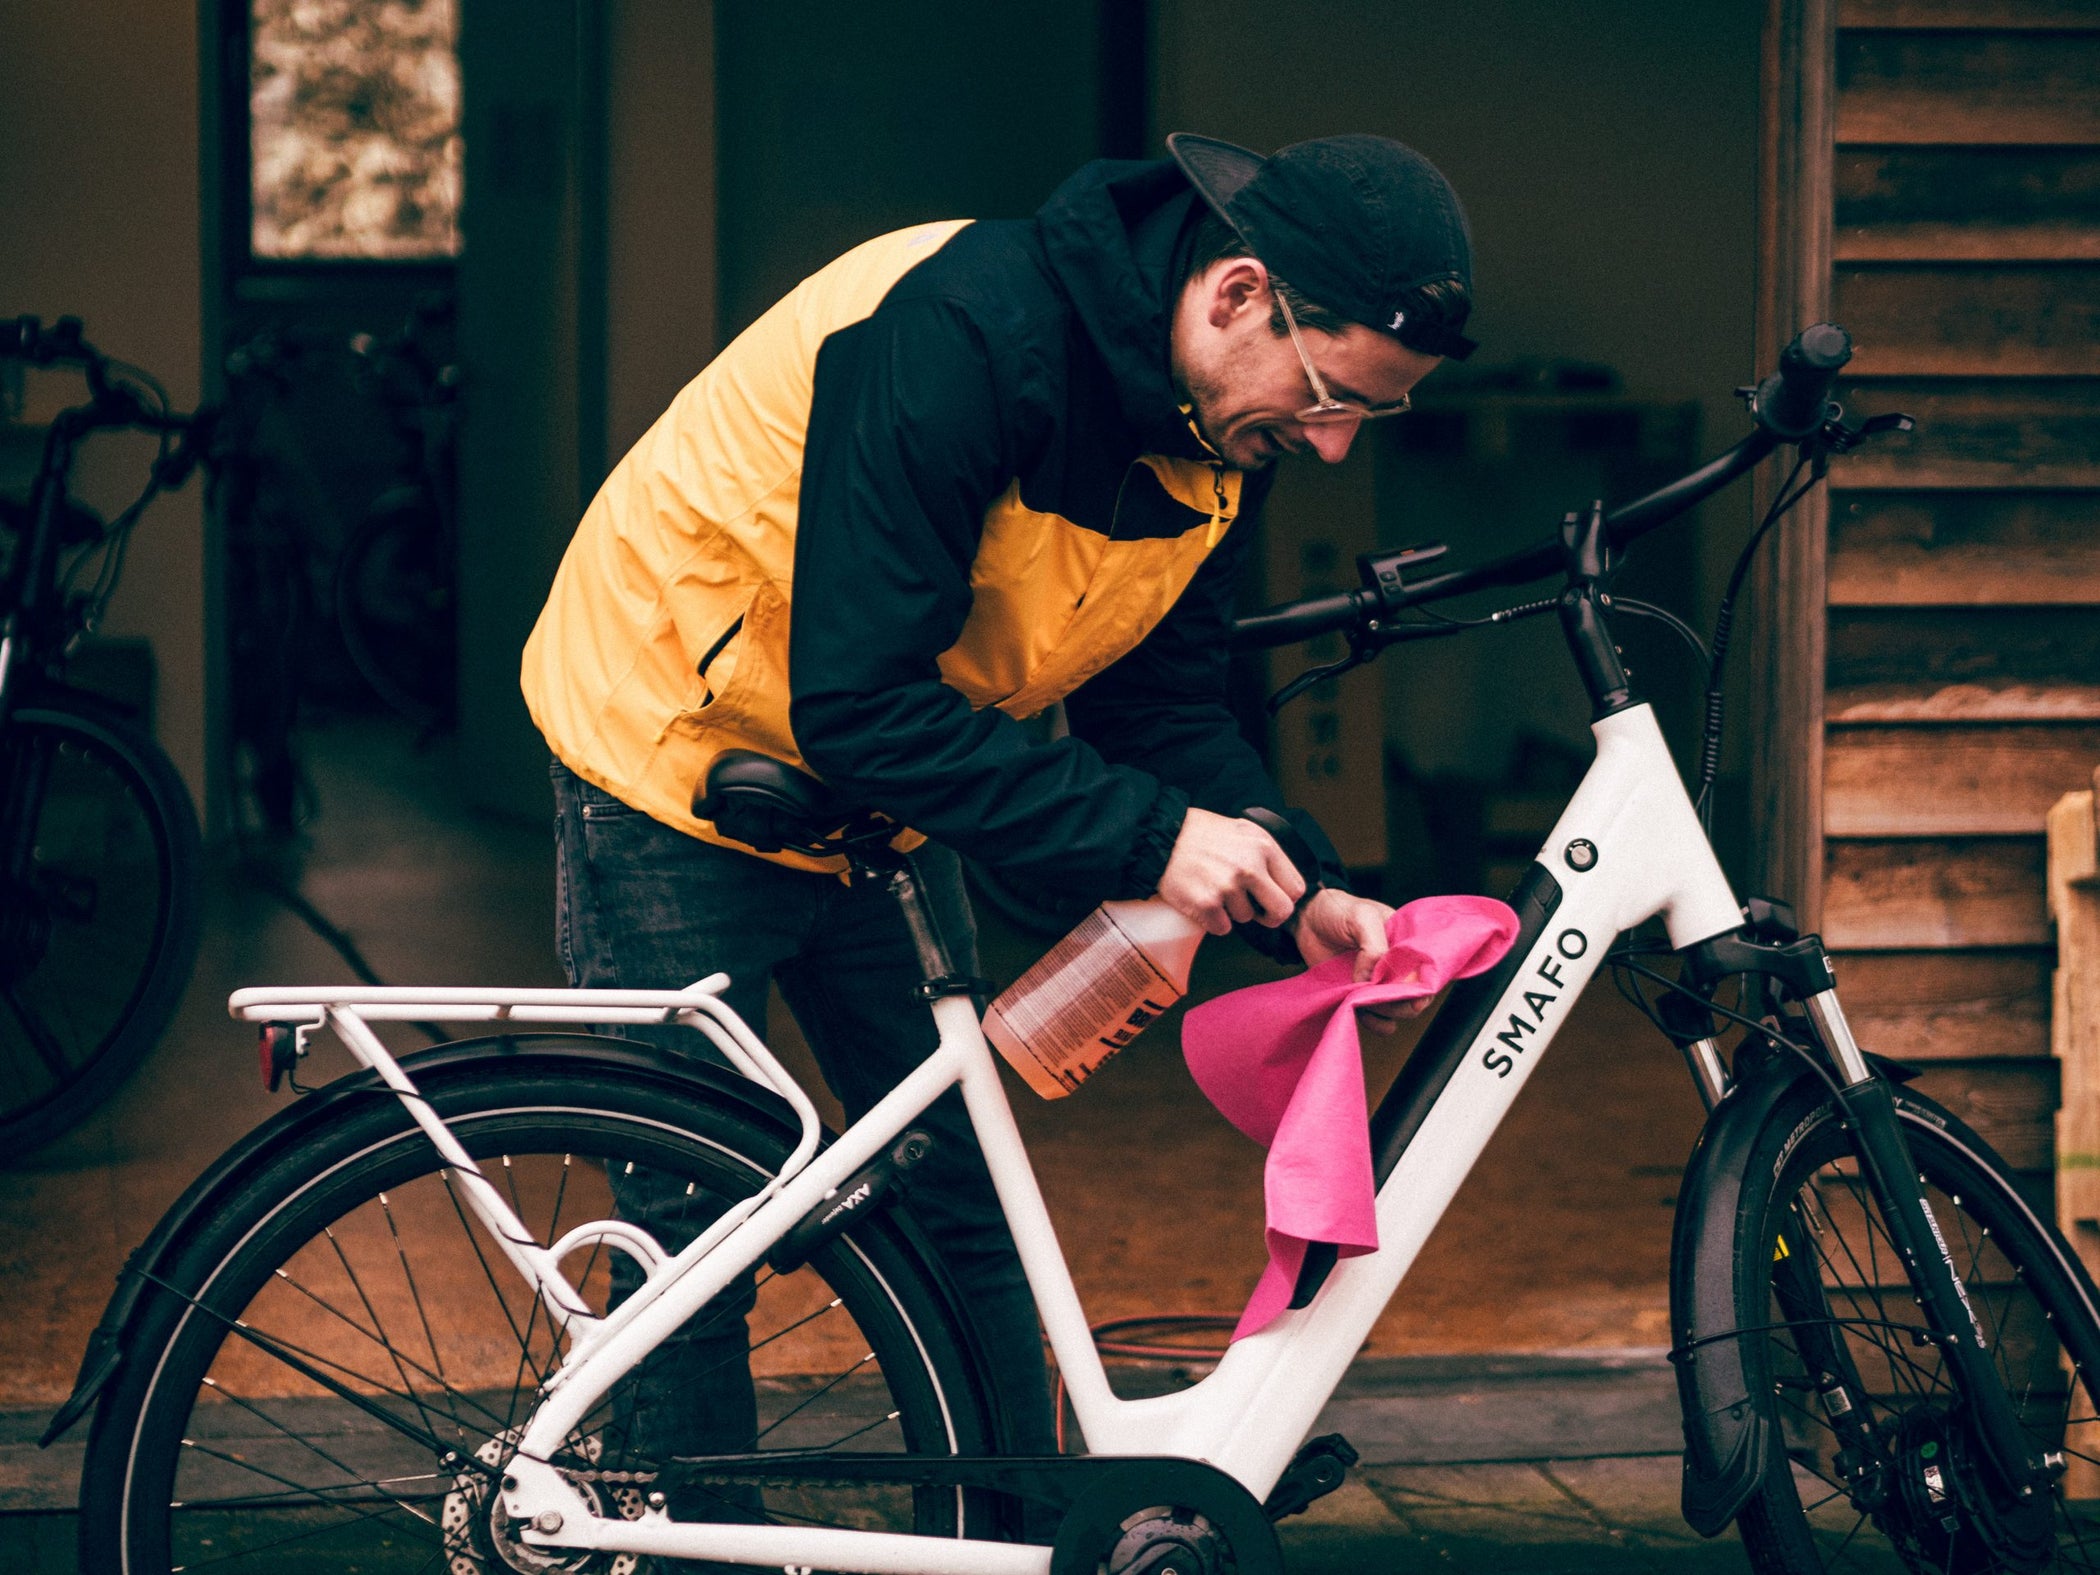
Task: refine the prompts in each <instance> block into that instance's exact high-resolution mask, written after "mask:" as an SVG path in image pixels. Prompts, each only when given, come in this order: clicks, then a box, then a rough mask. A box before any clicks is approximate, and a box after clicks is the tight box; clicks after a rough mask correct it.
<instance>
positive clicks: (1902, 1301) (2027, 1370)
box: [1737, 1089, 2100, 1575]
mask: <svg viewBox="0 0 2100 1575" xmlns="http://www.w3.org/2000/svg"><path fill="white" fill-rule="evenodd" d="M1897 1111H1898V1115H1899V1117H1900V1118H1901V1120H1902V1123H1903V1130H1904V1135H1905V1137H1906V1138H1907V1139H1908V1141H1909V1144H1910V1148H1911V1153H1912V1156H1913V1157H1914V1158H1915V1159H1916V1161H1917V1165H1918V1171H1919V1175H1920V1177H1921V1179H1922V1181H1923V1184H1924V1195H1925V1199H1926V1203H1927V1206H1928V1207H1929V1208H1930V1209H1931V1211H1932V1214H1933V1216H1934V1218H1935V1219H1936V1220H1937V1222H1938V1224H1939V1228H1940V1230H1941V1232H1942V1234H1943V1235H1944V1236H1945V1238H1946V1245H1947V1248H1948V1250H1949V1252H1950V1254H1951V1256H1952V1259H1953V1262H1954V1266H1955V1269H1956V1272H1957V1273H1958V1274H1959V1275H1960V1276H1961V1280H1962V1284H1963V1286H1964V1287H1965V1289H1966V1290H1967V1293H1968V1297H1969V1300H1970V1304H1971V1306H1972V1308H1973V1311H1974V1314H1975V1317H1976V1320H1977V1322H1978V1325H1979V1326H1980V1328H1981V1330H1982V1333H1983V1336H1984V1339H1985V1342H1986V1344H1987V1346H1988V1348H1989V1349H1990V1350H1991V1352H1992V1353H1993V1355H1994V1357H1995V1362H1996V1367H1997V1371H1998V1374H1999V1377H2000V1379H2001V1380H2002V1381H2003V1382H2004V1384H2005V1387H2006V1390H2007V1392H2008V1393H2009V1394H2010V1395H2011V1396H2012V1398H2013V1402H2014V1404H2015V1406H2016V1407H2017V1408H2018V1410H2019V1412H2020V1416H2021V1420H2022V1423H2023V1425H2024V1427H2025V1428H2026V1430H2027V1433H2028V1436H2029V1438H2030V1439H2031V1440H2032V1442H2033V1447H2034V1448H2035V1449H2036V1450H2037V1451H2039V1452H2051V1451H2061V1452H2062V1453H2063V1455H2064V1457H2065V1460H2066V1464H2067V1470H2066V1471H2065V1473H2064V1475H2063V1476H2062V1478H2061V1479H2060V1481H2059V1482H2058V1484H2057V1489H2056V1491H2055V1492H2054V1493H2053V1494H2051V1495H2050V1496H2049V1497H2048V1498H2047V1499H2040V1498H2037V1499H2030V1500H2026V1501H2022V1500H2020V1499H2019V1498H2018V1497H2017V1496H2015V1495H2013V1494H2011V1493H2009V1492H2007V1491H2006V1490H2005V1489H2003V1488H2002V1487H2001V1486H2000V1485H1999V1484H1998V1483H1997V1481H1996V1480H1995V1477H1994V1474H1993V1473H1992V1471H1991V1469H1990V1467H1989V1466H1988V1464H1987V1463H1986V1461H1985V1458H1984V1454H1983V1451H1982V1448H1981V1446H1980V1444H1979V1443H1978V1442H1977V1440H1976V1439H1975V1437H1974V1436H1973V1433H1972V1430H1971V1428H1970V1426H1969V1424H1968V1419H1967V1414H1966V1408H1965V1404H1964V1399H1963V1396H1962V1394H1961V1391H1960V1387H1959V1383H1958V1379H1957V1376H1956V1374H1955V1372H1954V1370H1953V1368H1952V1366H1951V1364H1949V1363H1948V1362H1947V1361H1946V1360H1945V1358H1944V1356H1943V1354H1942V1352H1941V1349H1940V1347H1939V1346H1938V1345H1937V1344H1935V1343H1934V1340H1933V1338H1932V1334H1931V1331H1929V1330H1928V1328H1927V1326H1926V1319H1925V1315H1924V1312H1923V1310H1922V1309H1921V1308H1920V1307H1919V1305H1918V1303H1917V1302H1916V1300H1915V1299H1914V1298H1913V1296H1912V1294H1911V1289H1910V1282H1909V1279H1908V1277H1907V1276H1906V1274H1905V1271H1904V1268H1903V1265H1902V1261H1901V1259H1900V1257H1899V1256H1898V1254H1897V1253H1896V1251H1895V1249H1894V1247H1893V1245H1892V1243H1891V1240H1890V1237H1889V1234H1888V1229H1887V1226H1886V1224H1885V1223H1884V1222H1883V1220H1882V1217H1881V1214H1880V1211H1879V1209H1878V1208H1877V1206H1876V1205H1875V1203H1874V1200H1873V1198H1872V1196H1871V1195H1870V1194H1869V1192H1868V1191H1867V1189H1866V1188H1865V1186H1864V1185H1863V1183H1862V1182H1861V1179H1860V1173H1859V1166H1858V1161H1857V1160H1856V1159H1855V1158H1854V1156H1853V1149H1852V1144H1851V1141H1850V1138H1849V1135H1848V1133H1847V1132H1846V1130H1845V1122H1844V1120H1843V1117H1842V1114H1841V1112H1840V1111H1839V1110H1838V1109H1837V1107H1836V1105H1835V1103H1834V1102H1832V1101H1831V1100H1829V1098H1828V1097H1827V1096H1826V1095H1823V1094H1822V1092H1821V1090H1820V1089H1817V1090H1815V1097H1804V1098H1802V1099H1800V1100H1798V1101H1797V1102H1794V1103H1792V1104H1790V1105H1784V1106H1782V1107H1781V1109H1780V1111H1779V1112H1778V1113H1777V1115H1776V1116H1775V1118H1774V1119H1773V1120H1772V1122H1771V1123H1770V1124H1769V1125H1768V1126H1767V1128H1766V1132H1765V1136H1764V1138H1763V1140H1762V1146H1761V1148H1760V1151H1759V1152H1758V1153H1756V1154H1755V1155H1753V1157H1752V1158H1751V1160H1750V1162H1749V1167H1748V1173H1749V1174H1750V1175H1753V1176H1769V1177H1771V1178H1773V1179H1772V1184H1771V1188H1770V1191H1769V1193H1768V1194H1767V1195H1766V1196H1765V1197H1764V1198H1763V1199H1762V1200H1760V1201H1759V1202H1756V1203H1752V1202H1750V1201H1748V1200H1746V1206H1745V1212H1744V1216H1743V1218H1744V1221H1745V1225H1746V1227H1747V1228H1746V1229H1745V1230H1744V1232H1743V1234H1742V1236H1741V1237H1740V1239H1739V1245H1738V1266H1737V1286H1738V1306H1737V1317H1738V1321H1739V1325H1740V1326H1741V1327H1744V1328H1762V1329H1763V1330H1764V1332H1763V1334H1762V1335H1761V1336H1760V1337H1759V1340H1758V1343H1757V1344H1756V1346H1755V1347H1753V1348H1752V1350H1751V1351H1750V1352H1749V1353H1748V1357H1747V1365H1748V1370H1749V1373H1750V1378H1751V1393H1752V1394H1753V1395H1760V1394H1761V1395H1762V1396H1764V1397H1765V1399H1764V1403H1765V1404H1766V1406H1767V1407H1768V1408H1769V1409H1768V1415H1769V1417H1770V1419H1771V1421H1772V1423H1773V1424H1774V1426H1775V1427H1776V1428H1777V1429H1778V1436H1779V1437H1780V1438H1781V1439H1782V1440H1783V1441H1784V1445H1785V1448H1784V1452H1783V1453H1781V1452H1777V1451H1775V1453H1774V1457H1773V1467H1772V1470H1771V1471H1770V1473H1769V1475H1768V1478H1767V1481H1766V1484H1765V1486H1764V1487H1763V1488H1762V1489H1761V1490H1760V1492H1759V1493H1758V1495H1757V1496H1756V1497H1755V1498H1753V1499H1752V1500H1751V1501H1750V1503H1749V1505H1748V1506H1747V1507H1746V1508H1745V1509H1744V1511H1743V1513H1742V1515H1741V1517H1740V1519H1739V1521H1738V1524H1739V1526H1740V1528H1741V1530H1742V1534H1743V1542H1744V1545H1745V1548H1746V1549H1747V1551H1748V1552H1749V1554H1750V1558H1751V1562H1752V1563H1753V1564H1754V1565H1755V1566H1756V1567H1757V1568H1759V1569H1764V1570H1779V1571H1802V1572H1811V1571H1813V1572H1821V1571H1826V1570H1827V1571H1840V1570H1843V1571H1852V1570H1859V1571H1869V1570H1874V1571H1878V1570H1913V1571H1933V1572H1936V1575H1981V1572H1985V1571H1990V1572H1996V1571H2007V1572H2014V1571H2031V1570H2093V1569H2100V1415H2096V1409H2095V1394H2096V1389H2100V1322H2096V1316H2095V1295H2094V1291H2093V1286H2092V1283H2091V1281H2090V1280H2089V1279H2088V1278H2087V1276H2086V1275H2085V1273H2084V1271H2083V1270H2082V1269H2081V1268H2080V1267H2079V1266H2078V1264H2077V1262H2076V1260H2075V1259H2074V1258H2073V1257H2072V1255H2071V1253H2070V1251H2069V1249H2068V1248H2067V1247H2066V1246H2065V1245H2064V1243H2063V1241H2062V1239H2061V1238H2060V1237H2059V1236H2058V1235H2057V1234H2056V1232H2055V1231H2054V1230H2053V1229H2052V1228H2050V1227H2049V1226H2048V1225H2047V1224H2046V1223H2045V1220H2046V1215H2045V1214H2044V1212H2043V1210H2044V1209H2045V1208H2046V1202H2045V1201H2044V1199H2045V1198H2046V1183H2044V1186H2043V1189H2042V1192H2041V1194H2040V1196H2039V1197H2036V1198H2030V1197H2029V1196H2027V1195H2026V1193H2025V1191H2023V1186H2022V1182H2021V1179H2020V1178H2019V1177H2018V1176H2017V1175H2016V1174H2015V1173H2013V1172H2011V1171H2009V1170H2008V1169H2007V1168H2006V1167H2005V1165H2004V1162H2003V1161H2002V1160H2000V1159H1999V1158H1998V1157H1997V1156H1996V1155H1995V1154H1993V1153H1992V1152H1991V1151H1990V1149H1989V1148H1988V1147H1987V1146H1986V1145H1985V1144H1983V1143H1982V1142H1981V1140H1979V1139H1977V1138H1976V1137H1975V1135H1974V1134H1973V1133H1971V1132H1969V1131H1968V1130H1967V1129H1966V1128H1964V1127H1963V1126H1962V1125H1961V1124H1960V1123H1959V1122H1957V1121H1955V1120H1954V1119H1953V1118H1952V1117H1950V1116H1948V1115H1947V1114H1946V1113H1945V1112H1944V1111H1942V1110H1940V1109H1939V1107H1938V1106H1936V1105H1933V1104H1932V1103H1931V1102H1930V1101H1927V1100H1924V1099H1921V1098H1918V1097H1917V1096H1915V1095H1911V1094H1908V1093H1904V1092H1902V1091H1900V1090H1899V1091H1898V1093H1897Z"/></svg>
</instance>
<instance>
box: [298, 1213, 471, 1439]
mask: <svg viewBox="0 0 2100 1575" xmlns="http://www.w3.org/2000/svg"><path fill="white" fill-rule="evenodd" d="M321 1234H322V1235H323V1236H325V1237H327V1238H328V1245H329V1246H330V1247H332V1248H334V1249H335V1257H336V1262H338V1263H340V1264H341V1265H342V1266H343V1273H344V1274H346V1275H347V1276H349V1279H350V1286H351V1288H352V1289H353V1290H355V1291H356V1292H357V1299H358V1300H359V1301H360V1302H362V1303H363V1304H364V1309H365V1316H366V1317H368V1318H370V1319H371V1320H372V1327H373V1329H374V1330H377V1329H378V1328H379V1325H380V1317H379V1309H378V1308H376V1307H374V1306H373V1305H372V1298H371V1297H370V1296H369V1295H367V1294H366V1292H365V1282H364V1281H363V1280H361V1279H359V1278H358V1274H357V1270H356V1269H354V1268H352V1267H351V1266H350V1255H349V1254H348V1253H346V1252H344V1251H343V1244H342V1242H341V1241H339V1240H338V1239H337V1238H336V1234H335V1231H334V1229H333V1228H332V1227H324V1228H323V1229H322V1232H321ZM277 1274H278V1277H279V1278H280V1279H284V1280H290V1279H291V1276H290V1275H288V1274H286V1273H285V1271H284V1270H282V1269H279V1270H278V1271H277ZM320 1299H321V1298H320V1297H318V1296H316V1297H314V1300H315V1301H319V1300H320ZM344 1321H345V1322H346V1323H347V1322H349V1320H348V1319H345V1320H344ZM371 1338H372V1340H373V1342H374V1343H375V1344H377V1345H378V1346H379V1348H380V1349H381V1350H383V1351H385V1352H386V1354H387V1357H388V1358H389V1359H390V1360H391V1361H392V1362H393V1364H394V1371H395V1372H396V1373H397V1374H399V1375H400V1378H401V1392H402V1393H403V1394H404V1395H406V1396H407V1398H408V1403H409V1404H410V1405H412V1406H414V1407H415V1408H416V1411H417V1412H418V1414H420V1415H421V1416H422V1418H423V1425H424V1426H425V1427H428V1426H429V1425H430V1413H429V1412H428V1411H427V1410H425V1409H424V1407H423V1402H422V1401H420V1400H418V1399H417V1398H416V1386H415V1385H414V1384H412V1383H410V1382H409V1378H408V1369H407V1368H406V1367H405V1366H403V1365H402V1364H403V1360H404V1358H403V1356H402V1354H401V1353H400V1352H399V1351H397V1350H395V1349H394V1342H393V1341H392V1340H389V1339H387V1338H386V1337H385V1336H384V1335H381V1334H377V1333H375V1334H373V1335H372V1337H371ZM452 1421H453V1422H454V1423H455V1424H457V1423H458V1421H459V1418H458V1417H456V1416H455V1417H453V1418H452Z"/></svg>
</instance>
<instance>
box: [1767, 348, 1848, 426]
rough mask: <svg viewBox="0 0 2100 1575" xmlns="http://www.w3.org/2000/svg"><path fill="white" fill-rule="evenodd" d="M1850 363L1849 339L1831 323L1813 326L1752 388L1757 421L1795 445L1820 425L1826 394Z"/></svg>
mask: <svg viewBox="0 0 2100 1575" xmlns="http://www.w3.org/2000/svg"><path fill="white" fill-rule="evenodd" d="M1851 359H1852V336H1851V335H1850V334H1848V333H1846V332H1845V330H1844V329H1842V328H1840V327H1838V325H1837V324H1836V323H1816V324H1814V325H1812V326H1811V327H1808V328H1804V329H1802V330H1801V332H1800V333H1799V334H1797V335H1795V336H1794V342H1793V343H1792V344H1790V345H1788V346H1787V347H1786V349H1784V350H1782V351H1781V352H1780V354H1779V370H1778V371H1776V372H1774V373H1773V374H1772V375H1771V376H1770V377H1768V378H1766V379H1765V380H1764V382H1762V383H1761V384H1759V385H1758V389H1757V421H1758V425H1760V426H1762V427H1763V428H1764V429H1765V430H1766V431H1767V432H1769V433H1771V434H1772V435H1773V436H1774V437H1780V438H1786V439H1788V440H1789V441H1797V440H1799V439H1801V438H1805V437H1808V436H1810V435H1811V434H1813V433H1814V432H1815V430H1816V429H1817V428H1818V427H1820V426H1821V425H1822V424H1823V412H1824V409H1825V407H1826V406H1827V405H1828V404H1829V403H1830V390H1831V388H1832V387H1833V386H1834V385H1835V384H1836V382H1837V378H1838V373H1839V372H1841V371H1843V370H1844V368H1845V363H1846V362H1847V361H1850V360H1851Z"/></svg>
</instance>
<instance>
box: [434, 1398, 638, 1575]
mask: <svg viewBox="0 0 2100 1575" xmlns="http://www.w3.org/2000/svg"><path fill="white" fill-rule="evenodd" d="M517 1442H518V1430H517V1429H515V1428H513V1429H511V1430H510V1431H509V1432H507V1433H499V1434H498V1435H497V1436H496V1437H494V1438H491V1439H489V1440H488V1441H487V1442H486V1443H484V1444H483V1445H482V1446H481V1447H480V1448H479V1449H477V1450H475V1451H474V1458H475V1459H476V1460H479V1461H480V1462H481V1463H482V1464H483V1465H487V1466H494V1467H497V1468H499V1469H500V1468H501V1467H502V1465H503V1463H504V1462H505V1461H507V1460H509V1459H510V1457H511V1455H512V1454H513V1453H515V1451H516V1449H517ZM603 1450H604V1445H603V1443H602V1442H601V1441H600V1440H599V1439H598V1438H597V1437H596V1436H595V1435H594V1436H592V1437H590V1438H587V1439H585V1440H583V1442H582V1444H581V1445H580V1446H579V1447H578V1448H577V1449H576V1450H574V1451H573V1453H575V1454H578V1455H581V1456H582V1457H583V1458H584V1459H586V1460H589V1461H592V1462H595V1461H596V1460H597V1459H598V1457H599V1455H600V1454H601V1453H603ZM562 1475H563V1476H565V1477H567V1478H568V1479H569V1485H570V1486H572V1487H573V1488H575V1489H576V1491H577V1492H578V1493H579V1494H581V1495H582V1496H583V1500H584V1502H585V1503H587V1504H589V1505H590V1506H591V1512H592V1513H593V1514H595V1515H607V1514H610V1515H615V1516H618V1517H619V1518H620V1519H622V1520H639V1519H641V1518H642V1511H643V1507H644V1496H643V1490H642V1488H641V1487H640V1486H639V1485H638V1484H635V1483H630V1482H620V1483H609V1482H602V1481H600V1480H598V1474H597V1473H596V1472H593V1471H591V1470H589V1469H585V1470H581V1471H567V1470H565V1471H563V1472H562ZM438 1524H439V1525H440V1526H441V1527H442V1528H443V1531H444V1536H445V1568H446V1570H447V1571H448V1575H503V1572H506V1571H509V1572H515V1575H557V1572H558V1575H634V1572H635V1570H636V1569H637V1567H638V1566H639V1565H640V1563H641V1558H640V1555H638V1554H633V1553H614V1554H600V1553H592V1552H589V1551H586V1550H577V1551H570V1550H567V1549H563V1548H535V1547H532V1546H530V1545H529V1544H527V1543H524V1542H521V1541H520V1540H519V1539H518V1536H517V1534H516V1532H515V1530H514V1529H513V1528H512V1525H511V1519H510V1513H509V1511H507V1510H506V1509H505V1508H504V1507H503V1495H502V1494H501V1493H498V1492H495V1491H494V1486H493V1479H492V1478H491V1477H490V1476H489V1474H488V1473H486V1472H483V1471H475V1470H473V1469H471V1468H466V1467H462V1468H461V1470H460V1473H459V1475H458V1476H456V1477H454V1478H453V1480H452V1491H451V1492H449V1493H447V1494H446V1495H445V1507H444V1510H443V1512H442V1513H441V1515H440V1516H439V1520H438Z"/></svg>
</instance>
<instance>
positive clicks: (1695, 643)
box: [1611, 596, 1714, 677]
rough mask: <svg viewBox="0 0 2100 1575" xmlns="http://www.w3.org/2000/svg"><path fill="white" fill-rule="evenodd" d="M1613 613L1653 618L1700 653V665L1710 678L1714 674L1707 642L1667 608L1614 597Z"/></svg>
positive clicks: (1612, 602) (1612, 601)
mask: <svg viewBox="0 0 2100 1575" xmlns="http://www.w3.org/2000/svg"><path fill="white" fill-rule="evenodd" d="M1611 610H1612V611H1613V612H1626V613H1632V614H1633V615H1634V616H1635V617H1636V618H1652V619H1654V620H1655V621H1656V622H1657V623H1659V624H1662V625H1664V626H1665V627H1666V628H1668V629H1669V630H1670V631H1671V632H1672V633H1674V634H1675V635H1676V636H1677V637H1678V638H1679V639H1680V640H1682V641H1684V643H1685V644H1687V645H1689V646H1690V647H1691V648H1692V649H1693V650H1694V651H1695V652H1697V653H1698V656H1699V661H1700V664H1701V665H1702V666H1703V667H1704V668H1705V669H1706V671H1707V673H1708V675H1709V677H1710V676H1711V675H1712V673H1713V668H1714V659H1713V656H1712V654H1711V653H1710V652H1708V650H1707V649H1706V642H1705V641H1704V640H1702V639H1700V638H1699V631H1698V630H1696V629H1694V628H1693V627H1692V626H1691V625H1690V624H1688V623H1686V622H1685V621H1684V620H1683V619H1682V618H1680V617H1678V616H1677V614H1675V613H1673V612H1671V611H1670V610H1669V608H1667V607H1658V606H1656V605H1655V604H1654V603H1653V602H1642V601H1635V600H1634V599H1633V598H1632V597H1631V596H1614V597H1613V598H1612V599H1611Z"/></svg>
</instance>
